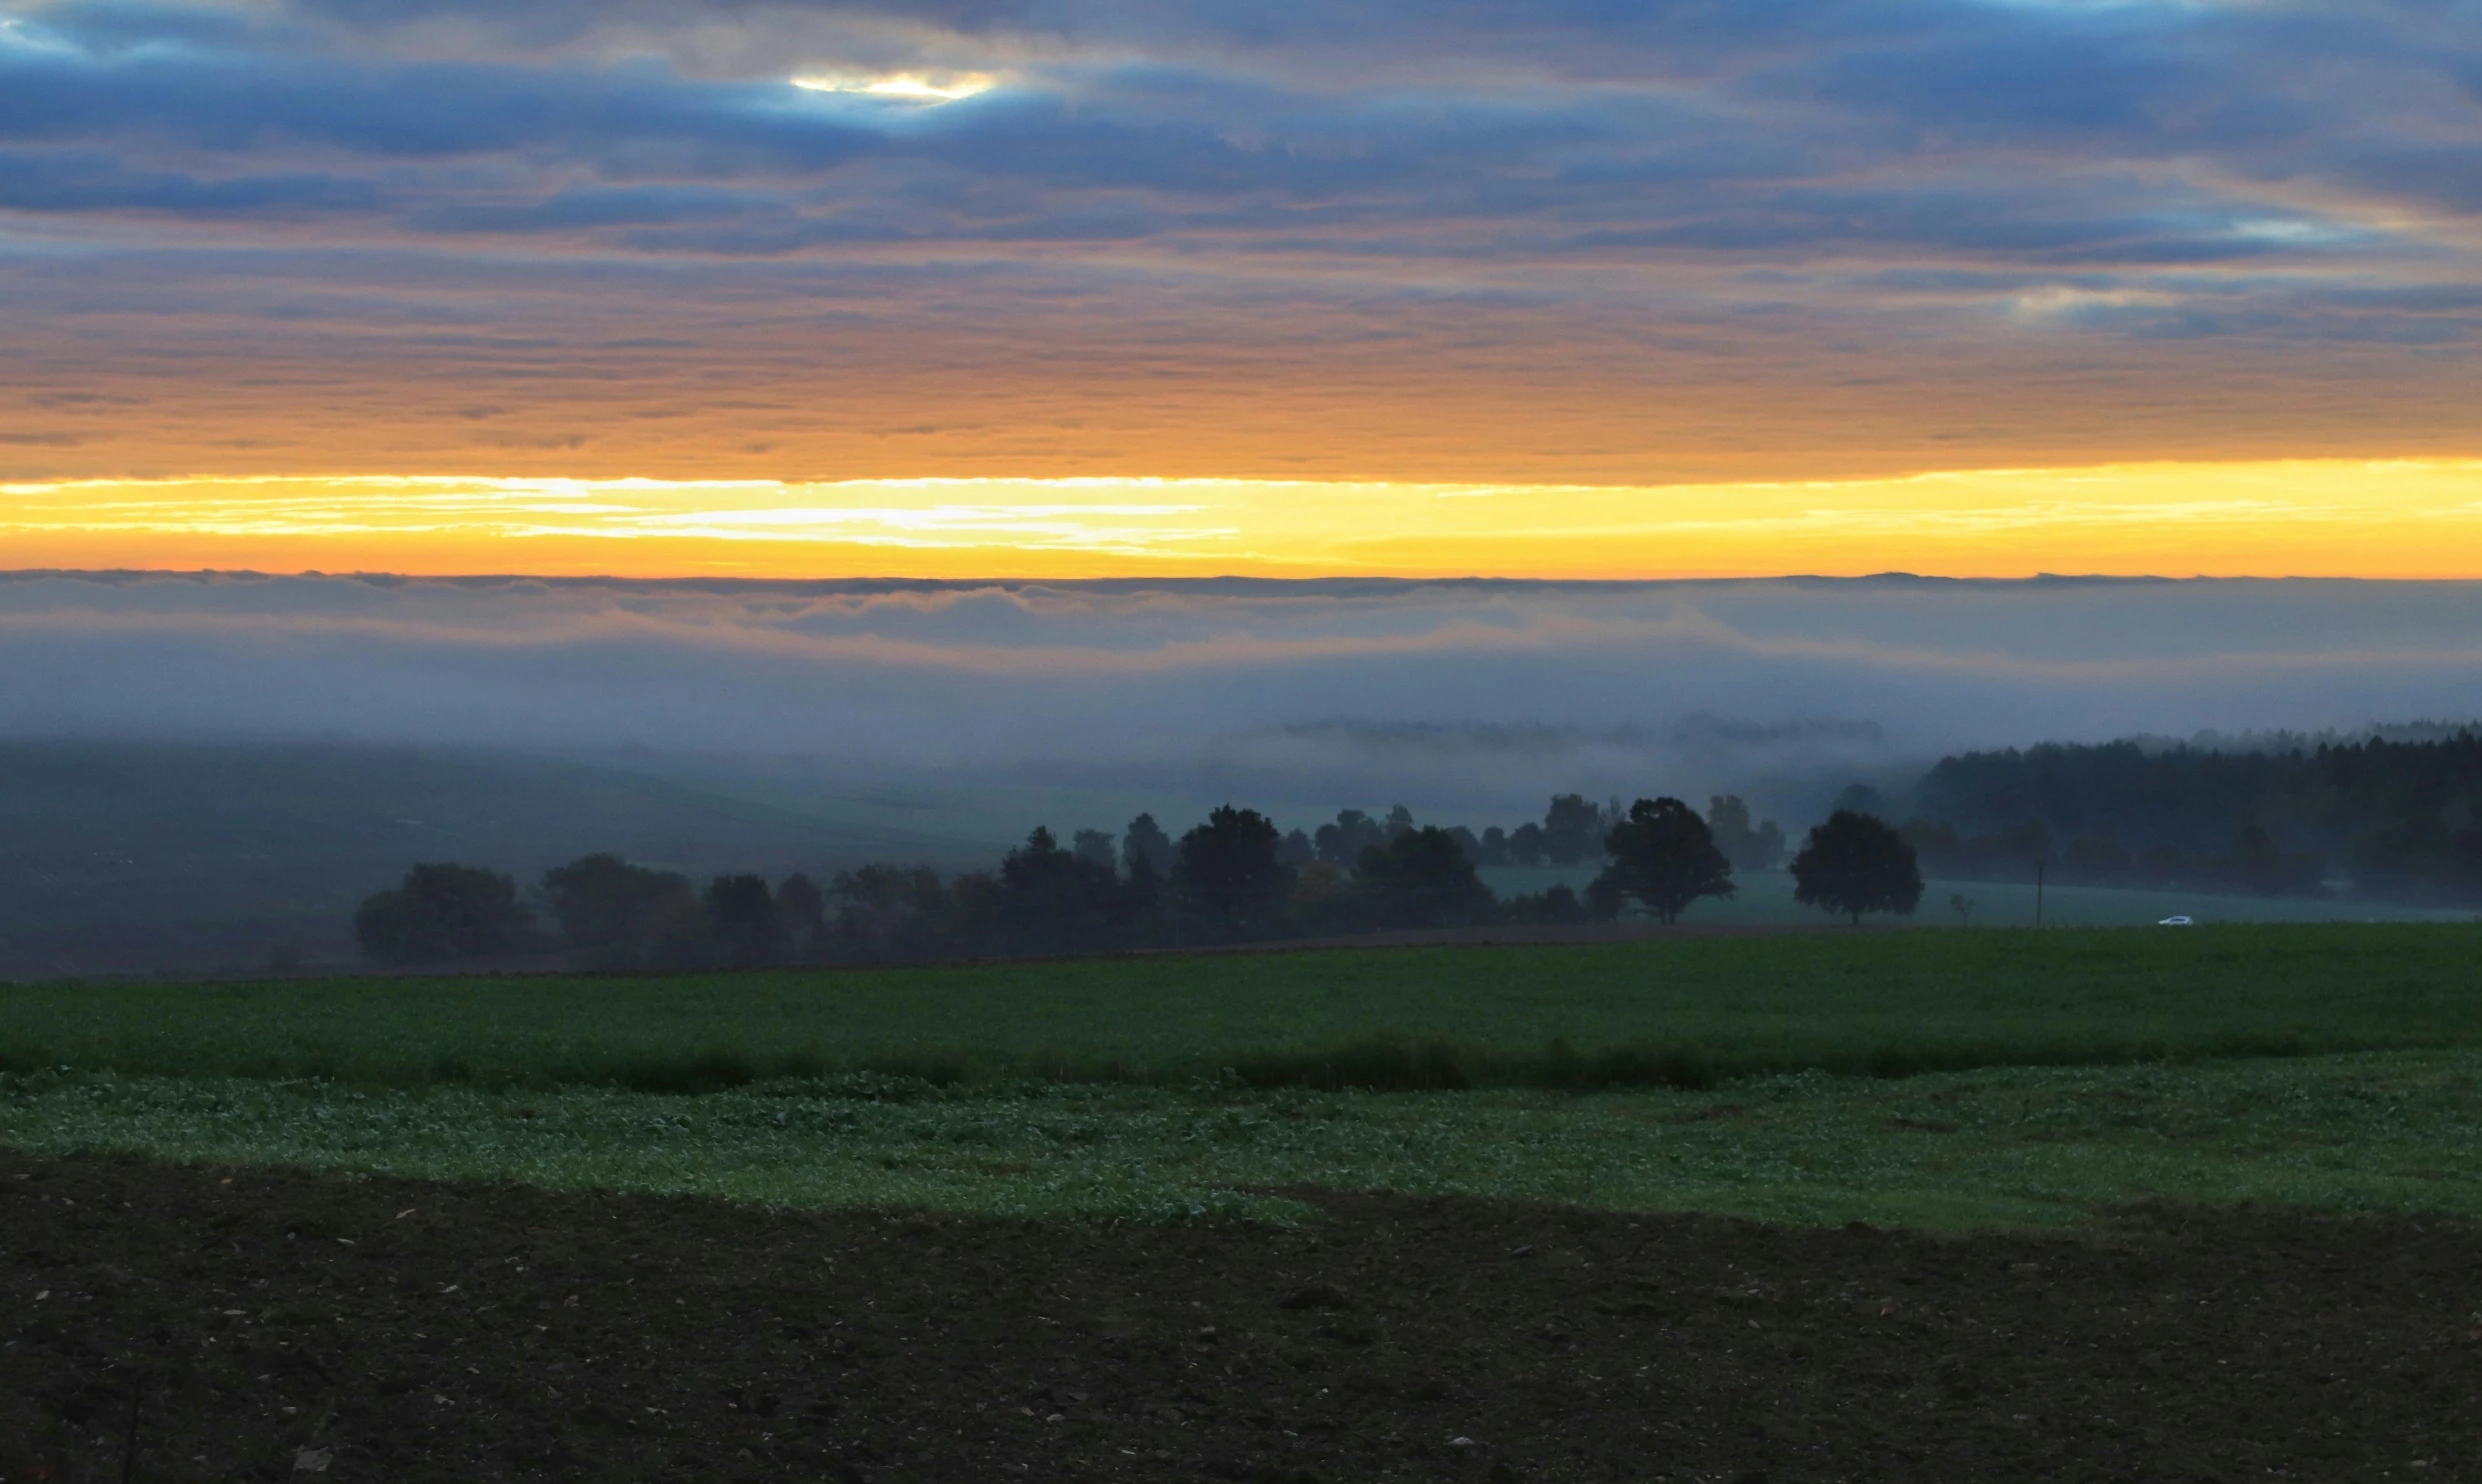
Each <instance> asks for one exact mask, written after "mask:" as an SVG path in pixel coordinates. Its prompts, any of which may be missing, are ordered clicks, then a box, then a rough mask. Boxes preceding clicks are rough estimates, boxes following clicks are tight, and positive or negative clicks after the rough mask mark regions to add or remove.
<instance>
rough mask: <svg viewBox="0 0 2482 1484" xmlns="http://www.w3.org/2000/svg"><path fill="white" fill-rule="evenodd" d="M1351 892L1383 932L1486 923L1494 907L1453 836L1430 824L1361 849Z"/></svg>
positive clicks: (1487, 890)
mask: <svg viewBox="0 0 2482 1484" xmlns="http://www.w3.org/2000/svg"><path fill="white" fill-rule="evenodd" d="M1353 888H1354V892H1355V895H1357V896H1358V897H1360V898H1361V899H1362V904H1363V906H1364V909H1365V914H1366V917H1367V919H1368V920H1370V921H1371V922H1374V923H1375V924H1377V925H1380V926H1385V927H1451V926H1455V925H1457V924H1460V923H1468V922H1488V921H1489V920H1490V919H1491V917H1492V916H1493V915H1494V913H1495V911H1496V909H1497V907H1498V905H1499V904H1498V900H1497V899H1496V898H1494V897H1493V896H1492V895H1491V888H1489V887H1487V886H1485V885H1483V884H1482V878H1481V877H1479V876H1477V875H1475V874H1474V863H1473V860H1472V858H1471V857H1469V856H1467V855H1466V853H1465V849H1464V847H1463V846H1462V845H1460V844H1458V843H1457V838H1456V836H1455V835H1453V834H1450V833H1449V832H1448V831H1446V830H1443V829H1440V828H1438V827H1437V826H1435V825H1432V826H1424V827H1423V828H1420V829H1410V830H1407V831H1405V832H1404V833H1403V834H1400V835H1397V836H1395V837H1394V838H1393V839H1390V840H1389V841H1388V842H1387V843H1386V844H1385V845H1373V846H1371V847H1370V848H1369V849H1367V850H1364V851H1363V852H1362V858H1361V861H1360V862H1359V863H1358V864H1357V865H1356V866H1355V868H1354V872H1353Z"/></svg>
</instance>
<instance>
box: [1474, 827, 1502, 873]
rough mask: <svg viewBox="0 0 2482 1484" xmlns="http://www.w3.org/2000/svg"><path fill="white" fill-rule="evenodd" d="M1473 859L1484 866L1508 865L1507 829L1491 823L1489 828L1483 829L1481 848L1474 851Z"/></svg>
mask: <svg viewBox="0 0 2482 1484" xmlns="http://www.w3.org/2000/svg"><path fill="white" fill-rule="evenodd" d="M1475 859H1476V860H1477V861H1478V862H1480V863H1481V864H1483V865H1486V866H1505V865H1508V864H1509V863H1510V862H1509V859H1508V831H1506V830H1504V829H1501V828H1500V827H1499V826H1498V825H1492V826H1491V827H1490V828H1488V829H1486V830H1484V831H1483V832H1482V845H1481V848H1480V849H1479V850H1478V851H1476V852H1475Z"/></svg>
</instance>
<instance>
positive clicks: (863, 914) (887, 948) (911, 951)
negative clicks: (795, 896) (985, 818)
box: [827, 865, 956, 959]
mask: <svg viewBox="0 0 2482 1484" xmlns="http://www.w3.org/2000/svg"><path fill="white" fill-rule="evenodd" d="M827 896H828V901H829V903H830V905H831V907H832V908H833V910H834V913H835V915H834V918H833V919H832V921H831V922H830V924H829V927H828V944H829V952H830V954H832V955H833V956H836V957H841V958H860V959H883V958H924V957H928V956H930V955H932V954H935V953H938V952H941V951H943V950H948V951H954V949H955V946H956V945H955V943H954V940H953V938H952V935H951V934H952V928H953V922H952V918H953V915H954V899H953V896H952V894H951V893H950V891H949V889H948V884H947V883H946V882H945V881H942V880H941V879H940V874H939V872H937V871H935V870H933V869H931V868H930V867H929V866H884V865H882V866H863V867H861V868H860V869H859V870H853V871H839V872H837V873H836V877H835V879H834V880H833V881H831V882H829V883H828V888H827Z"/></svg>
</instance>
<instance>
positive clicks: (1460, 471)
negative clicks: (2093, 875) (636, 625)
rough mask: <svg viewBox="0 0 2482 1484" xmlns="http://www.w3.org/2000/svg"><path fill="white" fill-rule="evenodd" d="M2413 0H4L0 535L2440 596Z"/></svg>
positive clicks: (453, 568) (207, 543) (155, 545)
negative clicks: (2107, 580) (2196, 583)
mask: <svg viewBox="0 0 2482 1484" xmlns="http://www.w3.org/2000/svg"><path fill="white" fill-rule="evenodd" d="M2478 336H2482V7H2477V6H2476V5H2475V4H2474V3H2472V0H2405V3H2377V0H2297V3H2296V0H2179V3H2166V0H1909V3H1904V4H1891V3H1887V0H1740V3H1733V4H1717V3H1712V0H1694V3H1691V0H1679V3H1672V0H1627V3H1616V0H1540V3H1532V4H1491V3H1479V0H1419V3H1416V0H1359V3H1338V0H1322V3H1317V4H1311V3H1296V0H1113V3H1100V0H919V3H895V0H217V3H201V4H173V3H153V0H109V3H105V0H0V567H5V568H18V569H24V568H37V567H57V568H103V567H137V568H176V569H198V568H217V569H226V570H230V569H240V568H256V569H260V570H267V571H284V572H297V571H304V570H314V569H315V570H322V571H348V572H350V571H395V572H403V573H417V574H456V573H534V574H542V575H557V574H613V575H622V576H630V575H635V576H671V575H701V574H716V575H732V574H738V575H748V576H772V577H798V578H830V577H861V576H874V575H885V576H925V577H969V576H982V577H1026V578H1047V579H1073V578H1082V577H1099V576H1114V575H1118V576H1135V577H1150V578H1153V577H1174V576H1181V575H1203V574H1209V573H1222V572H1232V573H1257V574H1264V575H1274V576H1319V575H1335V574H1348V573H1353V574H1399V575H1408V576H1452V575H1466V574H1481V575H1494V576H1539V577H1559V578H1582V577H1592V578H1633V577H1670V576H1710V575H1769V574H1782V573H1790V572H1809V573H1829V574H1851V573H1867V572H1874V571H1886V570H1901V571H1913V572H1925V573H1936V574H1942V575H1949V576H1961V577H2004V576H2022V575H2028V574H2033V573H2040V572H2071V573H2119V574H2136V573H2151V574H2158V575H2168V576H2188V575H2193V574H2209V575H2222V576H2235V575H2251V574H2254V575H2261V576H2337V577H2345V576H2357V577H2414V578H2455V577H2477V576H2482V418H2478V417H2476V415H2475V412H2474V409H2475V408H2477V407H2482V354H2477V353H2476V352H2477V337H2478Z"/></svg>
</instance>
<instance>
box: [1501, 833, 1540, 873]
mask: <svg viewBox="0 0 2482 1484" xmlns="http://www.w3.org/2000/svg"><path fill="white" fill-rule="evenodd" d="M1542 859H1543V827H1542V826H1541V825H1539V824H1521V825H1519V826H1517V827H1516V828H1515V829H1513V830H1510V831H1509V832H1508V863H1509V864H1510V865H1512V866H1533V865H1540V864H1541V863H1542Z"/></svg>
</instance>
